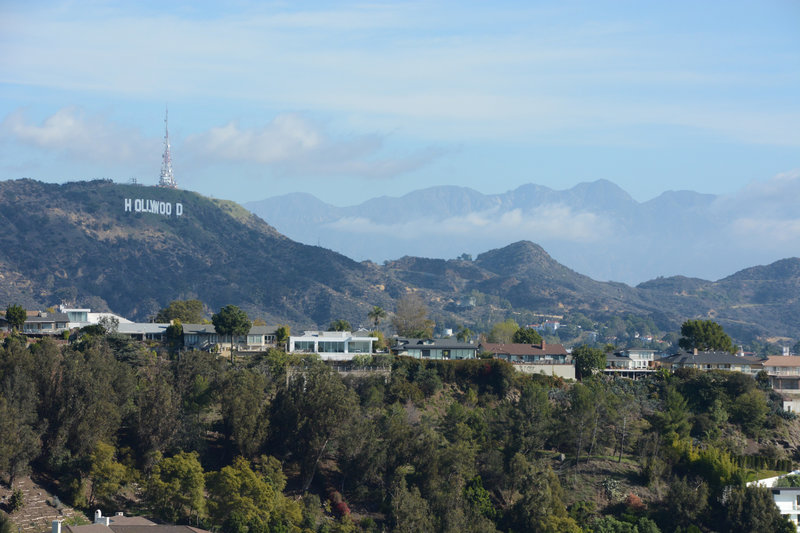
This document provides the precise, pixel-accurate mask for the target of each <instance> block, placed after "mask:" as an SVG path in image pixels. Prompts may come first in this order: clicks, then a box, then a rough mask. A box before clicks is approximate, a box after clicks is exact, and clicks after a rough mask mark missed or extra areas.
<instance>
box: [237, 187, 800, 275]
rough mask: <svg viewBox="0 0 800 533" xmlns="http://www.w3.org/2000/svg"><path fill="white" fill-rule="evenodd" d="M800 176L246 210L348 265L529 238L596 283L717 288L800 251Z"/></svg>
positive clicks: (450, 253)
mask: <svg viewBox="0 0 800 533" xmlns="http://www.w3.org/2000/svg"><path fill="white" fill-rule="evenodd" d="M798 197H800V178H798V176H797V175H796V174H786V175H779V176H776V177H775V178H773V179H771V180H768V181H766V182H762V183H755V184H753V185H751V186H750V187H749V188H747V189H745V190H742V191H740V192H739V193H737V194H732V195H712V194H700V193H696V192H691V191H668V192H665V193H663V194H661V195H660V196H658V197H656V198H653V199H652V200H649V201H646V202H637V201H636V200H634V199H633V198H632V197H631V196H630V195H629V194H628V193H626V192H625V191H624V190H622V189H621V188H620V187H618V186H616V185H615V184H613V183H611V182H610V181H606V180H599V181H595V182H591V183H581V184H579V185H576V186H575V187H573V188H571V189H567V190H563V191H557V190H553V189H550V188H547V187H544V186H541V185H534V184H528V185H523V186H521V187H519V188H517V189H514V190H512V191H509V192H506V193H502V194H489V195H486V194H482V193H480V192H478V191H475V190H473V189H468V188H464V187H450V186H441V187H432V188H429V189H424V190H418V191H414V192H411V193H409V194H406V195H405V196H402V197H399V198H393V197H385V196H384V197H380V198H374V199H371V200H368V201H366V202H364V203H361V204H359V205H355V206H350V207H336V206H332V205H330V204H327V203H325V202H323V201H322V200H320V199H318V198H316V197H314V196H313V195H311V194H305V193H294V194H288V195H283V196H277V197H273V198H268V199H265V200H261V201H254V202H248V203H246V204H244V206H245V207H246V208H248V209H249V210H251V211H252V212H253V213H256V214H257V215H259V216H260V217H261V218H263V219H264V220H266V221H267V222H268V223H269V224H271V225H273V226H274V227H275V228H276V229H277V230H278V231H280V232H281V233H283V234H285V235H287V236H288V237H289V238H291V239H294V240H297V241H300V242H304V243H307V244H319V245H321V246H323V247H325V248H330V249H332V250H336V251H338V252H340V253H343V254H344V255H347V256H348V257H351V258H353V259H356V260H365V259H369V260H372V261H377V262H382V261H385V260H387V259H396V258H398V257H401V256H403V255H411V256H421V257H435V258H454V257H458V256H460V255H461V254H463V253H469V254H471V255H473V256H475V255H477V254H478V253H481V252H483V251H485V250H489V249H492V248H498V247H503V246H506V245H508V244H510V243H512V242H516V241H520V240H529V241H533V242H536V243H538V244H540V245H541V246H542V247H543V248H545V249H546V250H547V251H548V252H549V253H550V254H551V255H552V256H553V257H554V258H555V259H557V260H558V261H559V262H561V263H563V264H565V265H567V266H569V267H570V268H572V269H574V270H576V271H578V272H582V273H584V274H586V275H588V276H590V277H592V278H594V279H598V280H613V281H622V282H625V283H628V284H632V285H633V284H637V283H640V282H642V281H645V280H648V279H652V278H655V277H658V276H672V275H676V274H680V275H685V276H690V277H700V278H704V279H719V278H721V277H723V276H726V275H728V274H730V273H731V272H733V271H736V270H738V269H742V268H746V267H748V266H751V265H754V264H759V263H770V262H773V261H775V260H777V259H780V258H783V257H788V256H793V255H797V254H798V250H800V218H798V215H797V214H796V208H795V207H794V204H795V200H796V199H797V198H798Z"/></svg>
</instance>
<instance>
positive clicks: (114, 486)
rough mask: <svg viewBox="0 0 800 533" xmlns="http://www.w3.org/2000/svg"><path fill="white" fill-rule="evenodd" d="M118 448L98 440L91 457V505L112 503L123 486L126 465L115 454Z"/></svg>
mask: <svg viewBox="0 0 800 533" xmlns="http://www.w3.org/2000/svg"><path fill="white" fill-rule="evenodd" d="M115 455H116V449H115V448H114V446H112V445H111V444H108V443H105V442H98V443H97V445H96V446H95V447H94V451H93V452H92V455H91V456H90V457H89V461H90V464H91V467H90V468H89V480H90V481H91V482H92V490H91V493H90V495H89V505H90V506H94V505H96V504H98V503H102V504H104V505H108V504H110V503H111V502H112V501H113V499H114V496H116V494H117V492H119V489H120V487H121V486H122V480H123V479H124V478H125V465H123V464H122V463H119V462H118V461H117V460H116V459H115V458H114V456H115Z"/></svg>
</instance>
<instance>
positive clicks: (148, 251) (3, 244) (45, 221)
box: [0, 180, 375, 323]
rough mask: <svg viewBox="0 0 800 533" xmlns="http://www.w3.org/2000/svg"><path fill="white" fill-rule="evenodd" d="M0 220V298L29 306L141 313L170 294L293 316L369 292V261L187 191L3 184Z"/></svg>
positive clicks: (308, 317)
mask: <svg viewBox="0 0 800 533" xmlns="http://www.w3.org/2000/svg"><path fill="white" fill-rule="evenodd" d="M126 198H129V199H139V198H142V199H145V200H152V199H158V200H160V201H164V202H170V203H172V204H173V205H175V204H177V203H180V204H182V206H183V214H182V216H179V217H178V216H175V215H174V214H173V215H172V216H163V215H159V214H154V213H142V212H140V213H136V212H126V211H125V209H124V206H125V199H126ZM0 224H2V225H3V227H4V228H14V230H13V231H6V232H3V234H2V235H0V275H2V277H3V278H2V279H3V284H2V289H0V298H2V300H3V301H10V300H17V299H19V300H20V301H21V302H22V303H24V304H25V305H27V306H29V307H34V306H36V305H38V306H42V305H52V304H53V303H54V302H55V303H57V302H59V301H60V300H68V301H80V302H84V303H85V304H91V305H92V307H97V308H104V307H107V308H110V309H113V310H114V311H115V312H118V313H121V314H123V315H126V316H130V317H133V318H139V319H145V318H146V317H147V316H149V315H151V314H153V313H155V312H156V311H157V310H158V309H159V308H160V307H161V306H163V305H164V304H165V303H166V302H169V301H170V300H172V299H175V298H189V297H198V298H201V299H202V300H203V301H204V302H205V303H206V304H208V305H209V306H210V307H211V308H219V307H221V306H223V305H226V304H228V303H231V302H236V303H237V304H238V305H240V306H242V307H243V308H245V309H248V310H249V311H252V312H254V313H257V314H259V315H262V316H263V317H264V318H266V319H267V320H275V321H277V320H284V321H291V322H295V323H297V322H312V321H313V322H316V321H320V322H324V321H325V320H328V318H329V317H330V316H333V315H336V314H338V313H345V312H347V311H349V310H350V308H351V307H358V306H359V305H362V304H361V302H366V301H370V300H371V299H372V298H371V297H372V294H371V293H370V289H369V287H370V285H371V284H370V282H369V280H370V279H371V278H374V277H375V274H374V271H372V270H370V269H369V268H368V267H366V266H364V265H361V264H359V263H356V262H355V261H352V260H350V259H348V258H346V257H344V256H342V255H340V254H336V253H333V252H330V251H328V250H324V249H322V248H318V247H314V246H306V245H303V244H299V243H296V242H294V241H291V240H289V239H287V238H285V237H284V236H282V235H280V234H279V233H277V232H276V231H275V229H274V228H272V227H271V226H269V225H268V224H266V223H265V222H263V221H262V220H261V219H259V218H258V217H256V216H255V215H252V214H250V213H249V212H247V211H245V210H244V209H242V208H241V207H239V206H238V205H236V204H233V203H230V202H222V201H218V200H212V199H209V198H205V197H202V196H200V195H198V194H195V193H192V192H188V191H175V190H166V189H156V188H150V187H140V186H134V185H116V184H113V183H109V182H97V181H95V182H77V183H67V184H64V185H54V184H43V183H38V182H34V181H31V180H20V181H9V182H3V183H0ZM363 305H364V306H366V304H363ZM365 308H366V307H365Z"/></svg>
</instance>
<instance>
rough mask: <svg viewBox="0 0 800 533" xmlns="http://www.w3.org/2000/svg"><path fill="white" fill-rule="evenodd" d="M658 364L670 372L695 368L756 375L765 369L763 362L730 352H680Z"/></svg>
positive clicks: (664, 358)
mask: <svg viewBox="0 0 800 533" xmlns="http://www.w3.org/2000/svg"><path fill="white" fill-rule="evenodd" d="M658 364H659V365H660V366H661V367H663V368H666V369H668V370H675V369H678V368H695V369H697V370H704V371H708V370H728V371H730V372H741V373H743V374H750V375H755V374H757V373H758V372H759V371H761V370H763V369H764V364H763V361H762V360H760V359H756V358H755V357H748V356H745V355H733V354H731V353H729V352H698V351H697V350H694V351H693V352H686V351H683V350H681V351H680V352H678V353H676V354H673V355H670V356H667V357H663V358H661V359H659V361H658Z"/></svg>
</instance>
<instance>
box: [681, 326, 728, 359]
mask: <svg viewBox="0 0 800 533" xmlns="http://www.w3.org/2000/svg"><path fill="white" fill-rule="evenodd" d="M678 344H679V345H680V347H681V348H683V349H684V350H699V351H701V352H710V351H721V352H731V353H734V352H735V351H736V349H735V348H734V347H733V341H732V340H731V338H730V337H729V336H728V334H727V333H725V331H724V330H723V329H722V326H720V325H719V324H717V323H716V322H714V321H713V320H687V321H686V322H684V323H683V325H682V326H681V339H680V340H679V341H678Z"/></svg>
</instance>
